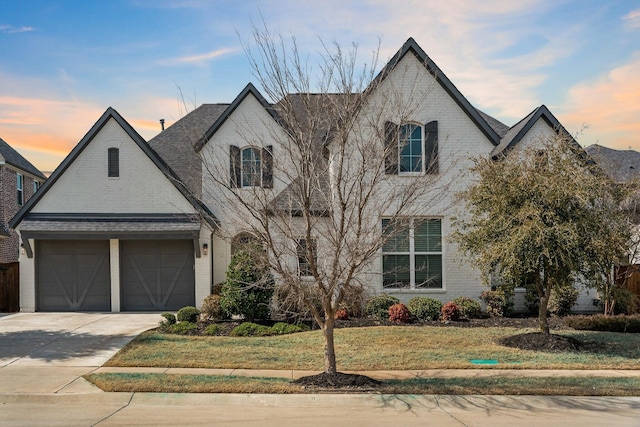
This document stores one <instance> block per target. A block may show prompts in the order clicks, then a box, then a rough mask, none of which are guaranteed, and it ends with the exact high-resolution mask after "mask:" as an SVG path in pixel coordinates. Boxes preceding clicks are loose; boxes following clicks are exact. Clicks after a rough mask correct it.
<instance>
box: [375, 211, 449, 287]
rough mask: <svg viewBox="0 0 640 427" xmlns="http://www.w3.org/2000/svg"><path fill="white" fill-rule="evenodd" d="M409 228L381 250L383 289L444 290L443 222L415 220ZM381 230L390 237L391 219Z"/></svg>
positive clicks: (437, 220) (385, 220) (392, 230)
mask: <svg viewBox="0 0 640 427" xmlns="http://www.w3.org/2000/svg"><path fill="white" fill-rule="evenodd" d="M410 225H411V227H409V229H407V230H403V231H402V232H401V233H398V236H393V237H391V238H390V240H389V241H388V242H387V243H386V244H384V245H383V247H382V252H383V253H382V269H383V287H384V288H396V289H399V288H411V289H439V288H442V220H440V219H436V218H431V219H418V218H416V219H413V220H412V221H411V224H410ZM382 227H383V233H384V234H386V235H387V236H388V235H390V234H391V233H394V229H393V222H392V221H391V220H389V219H383V220H382ZM400 236H401V237H400ZM405 242H406V243H408V247H407V245H406V244H405ZM401 243H402V244H401Z"/></svg>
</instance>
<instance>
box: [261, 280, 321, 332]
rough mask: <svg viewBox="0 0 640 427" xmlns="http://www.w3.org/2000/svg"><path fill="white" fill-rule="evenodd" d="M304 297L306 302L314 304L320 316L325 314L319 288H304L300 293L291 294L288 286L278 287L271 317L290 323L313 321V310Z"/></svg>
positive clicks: (272, 303) (311, 286)
mask: <svg viewBox="0 0 640 427" xmlns="http://www.w3.org/2000/svg"><path fill="white" fill-rule="evenodd" d="M301 293H304V295H301ZM303 296H304V300H306V301H307V302H308V303H311V304H313V306H314V308H315V309H316V310H318V312H319V313H320V314H323V313H324V309H323V308H322V303H321V296H320V290H319V289H318V287H317V286H314V285H309V286H304V287H302V288H301V289H299V291H298V292H291V290H290V289H289V287H288V286H286V285H277V286H276V287H275V290H274V293H273V298H272V299H271V317H272V318H273V319H274V320H280V321H286V322H289V323H299V322H301V321H305V320H312V319H313V315H312V314H311V309H310V307H308V306H307V305H306V304H305V303H304V301H303V298H302V297H303Z"/></svg>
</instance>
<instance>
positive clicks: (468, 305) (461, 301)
mask: <svg viewBox="0 0 640 427" xmlns="http://www.w3.org/2000/svg"><path fill="white" fill-rule="evenodd" d="M451 302H453V303H455V304H456V305H457V306H458V308H459V309H460V316H462V317H464V318H467V319H479V318H481V317H482V307H481V306H480V303H479V302H478V301H476V300H474V299H471V298H467V297H458V298H456V299H454V300H453V301H451Z"/></svg>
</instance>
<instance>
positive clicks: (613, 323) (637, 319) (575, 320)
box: [564, 314, 640, 333]
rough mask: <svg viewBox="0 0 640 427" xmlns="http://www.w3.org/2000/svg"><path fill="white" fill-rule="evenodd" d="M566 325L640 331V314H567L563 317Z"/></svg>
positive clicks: (582, 328) (606, 329)
mask: <svg viewBox="0 0 640 427" xmlns="http://www.w3.org/2000/svg"><path fill="white" fill-rule="evenodd" d="M564 322H565V323H566V324H567V326H569V327H571V328H573V329H578V330H582V331H600V332H628V333H640V315H632V316H625V315H618V316H605V315H604V314H594V315H592V316H567V317H565V319H564Z"/></svg>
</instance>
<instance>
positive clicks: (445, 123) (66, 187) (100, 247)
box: [11, 39, 590, 311]
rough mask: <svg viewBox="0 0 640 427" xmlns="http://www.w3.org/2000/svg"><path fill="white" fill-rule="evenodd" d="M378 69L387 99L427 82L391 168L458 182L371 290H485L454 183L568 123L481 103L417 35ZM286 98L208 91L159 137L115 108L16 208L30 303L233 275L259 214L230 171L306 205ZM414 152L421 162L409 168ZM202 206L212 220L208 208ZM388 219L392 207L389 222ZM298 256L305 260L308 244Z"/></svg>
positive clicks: (392, 174) (157, 295) (541, 111)
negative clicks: (298, 191) (253, 213)
mask: <svg viewBox="0 0 640 427" xmlns="http://www.w3.org/2000/svg"><path fill="white" fill-rule="evenodd" d="M375 82H376V83H378V84H377V85H376V89H375V91H374V92H373V94H372V96H373V97H372V101H371V102H372V103H374V104H375V102H377V101H376V100H378V101H380V100H381V99H384V97H385V96H387V94H386V93H385V91H386V90H389V89H390V88H392V89H393V90H394V93H403V94H404V93H407V94H408V95H407V96H410V94H411V92H410V91H411V90H415V88H416V87H415V85H416V84H417V85H419V86H420V87H419V89H425V90H424V94H423V95H421V96H419V97H416V99H417V101H416V103H415V106H414V107H415V108H412V109H411V112H410V115H409V116H408V117H400V116H398V115H393V114H390V115H389V117H386V118H385V120H386V121H387V122H388V123H387V124H386V125H387V126H391V127H393V128H394V129H396V130H400V131H402V132H409V133H410V134H411V135H413V136H414V137H415V138H414V139H415V144H414V147H415V151H414V152H412V153H409V154H407V153H406V152H405V151H404V150H403V149H402V147H401V146H400V145H399V144H400V142H399V141H394V140H390V141H387V142H386V143H390V144H397V145H396V146H397V147H398V156H397V157H396V158H395V159H391V160H389V164H387V165H386V168H385V170H386V173H387V174H388V176H387V179H388V182H389V183H391V184H393V183H394V182H397V183H400V182H402V180H410V179H412V176H415V175H416V174H425V173H430V174H434V175H435V176H436V177H437V178H436V179H437V180H440V182H443V183H450V185H449V186H448V187H447V192H446V194H444V196H443V197H442V199H443V200H439V201H438V203H436V204H434V203H431V202H432V200H431V199H429V200H424V202H423V203H418V205H419V206H420V211H417V212H416V218H420V219H426V220H427V221H426V222H424V224H426V225H425V228H424V229H422V228H421V229H419V230H418V229H415V230H413V229H412V230H411V232H410V233H409V235H410V245H409V246H408V247H407V248H406V250H396V251H394V252H393V253H390V252H388V251H386V252H385V251H384V250H383V251H382V253H381V254H380V256H379V257H378V258H377V259H376V260H375V261H374V262H373V263H372V265H371V269H370V271H369V272H367V283H370V288H369V289H368V291H369V292H371V293H381V292H385V293H388V294H392V295H396V296H398V297H399V298H400V299H401V300H403V301H407V300H408V299H410V298H412V297H414V296H420V295H422V296H430V297H434V298H438V299H440V300H442V301H449V300H451V299H453V298H455V297H458V296H467V297H471V298H478V297H479V295H480V293H481V292H482V291H483V286H482V284H481V280H480V273H479V272H478V271H477V270H476V269H475V268H473V267H472V266H470V264H469V263H468V262H465V257H464V255H463V254H462V253H460V252H459V251H458V248H457V247H456V245H454V244H452V243H450V242H449V241H448V239H447V238H448V236H449V234H450V233H451V232H452V220H453V217H454V216H455V215H456V214H460V212H457V210H456V209H455V194H456V193H457V192H458V191H460V190H462V189H465V188H467V187H468V186H469V185H470V183H471V182H472V178H473V177H472V176H471V174H470V172H469V169H470V167H471V166H472V164H473V162H472V160H471V157H477V156H487V157H497V156H500V155H502V154H503V153H507V152H509V151H510V150H517V149H521V148H522V147H527V146H530V145H532V144H536V143H537V142H538V141H540V140H541V139H543V138H548V137H552V136H555V135H556V133H557V132H564V129H563V128H562V126H561V125H560V123H559V122H558V120H557V119H556V118H555V117H554V116H553V114H551V112H550V111H549V110H548V109H547V108H546V107H545V106H544V105H542V106H540V107H537V108H535V109H534V110H533V111H532V112H531V113H530V114H529V115H527V116H526V117H525V118H523V119H522V120H521V121H519V122H518V123H517V124H516V125H514V126H512V127H509V126H507V125H505V124H503V123H501V122H500V121H498V120H496V119H494V118H492V117H490V116H489V115H487V114H485V113H483V112H481V111H480V110H477V109H476V108H474V107H473V106H472V105H471V104H470V103H469V101H468V100H467V99H466V98H465V97H464V96H463V95H462V94H461V93H460V92H459V91H458V89H457V88H456V87H455V86H454V84H453V83H452V82H451V81H450V80H449V79H448V78H447V77H446V75H445V74H444V73H443V72H442V71H441V70H440V69H439V68H438V67H437V65H436V64H435V63H434V62H433V61H432V60H431V59H430V58H429V57H428V56H427V55H426V53H425V52H424V51H423V50H422V49H421V48H420V46H418V45H417V43H416V42H415V41H414V40H413V39H409V40H407V42H406V43H405V44H404V45H403V46H402V48H401V49H400V50H399V51H398V52H397V54H396V55H395V56H394V57H393V58H392V59H391V60H390V62H389V64H388V66H387V67H385V68H384V71H383V72H382V73H381V74H380V75H378V76H377V77H376V80H375ZM427 89H428V90H427ZM303 95H304V96H307V95H309V94H302V95H301V94H291V95H289V97H292V98H291V99H292V100H293V101H294V105H295V97H296V96H303ZM321 96H326V95H321ZM344 96H348V95H344ZM279 108H280V105H279V104H278V103H276V104H275V105H272V104H270V103H269V102H267V101H266V100H265V98H264V97H263V96H262V95H261V94H260V92H259V91H258V90H257V89H256V88H255V87H254V86H253V85H251V84H249V85H247V86H246V87H245V88H244V89H243V90H242V92H241V93H240V94H239V95H238V96H237V97H236V99H235V100H233V102H232V103H231V104H205V105H202V106H201V107H199V108H197V109H196V110H194V111H193V112H191V113H190V114H188V115H186V116H185V117H183V118H182V119H181V120H179V121H178V122H176V123H175V124H174V125H173V126H171V127H169V128H168V129H167V130H165V131H163V132H162V133H160V134H159V135H158V136H156V137H155V138H153V139H152V140H151V141H149V143H148V144H147V143H146V142H145V141H144V140H143V139H142V138H141V137H140V136H139V135H138V134H137V133H136V132H135V131H134V130H133V129H132V128H131V127H130V126H129V124H128V123H127V122H126V121H125V120H124V119H123V118H122V117H120V116H119V115H118V114H117V113H116V112H115V111H114V110H112V109H108V110H107V111H106V112H105V114H104V115H103V116H102V117H101V118H100V120H99V121H98V122H97V123H96V124H95V125H94V127H93V128H92V129H91V130H90V131H89V133H88V134H87V135H86V136H85V137H84V138H83V139H82V141H80V143H79V144H78V146H76V148H75V149H74V150H73V151H72V152H71V154H70V155H69V156H68V157H67V159H65V161H64V162H63V163H62V164H61V165H60V167H58V169H57V170H56V171H55V172H54V173H53V174H52V176H51V177H50V179H49V181H47V183H46V184H45V185H44V186H43V188H42V190H41V191H40V192H39V194H37V195H36V197H35V198H34V199H32V201H30V202H29V203H28V204H27V205H25V206H24V207H23V208H22V210H21V211H20V212H19V213H18V215H17V216H16V217H15V218H14V219H13V221H12V222H11V225H12V226H14V227H16V228H17V230H18V231H19V232H20V234H21V236H22V241H23V244H24V246H25V249H26V251H25V252H26V253H25V255H23V256H22V257H21V308H22V310H25V311H33V310H42V311H47V310H112V311H120V310H163V309H175V308H179V306H181V305H187V304H194V305H198V306H199V305H200V304H201V303H202V301H203V299H204V298H205V297H206V295H208V293H209V289H210V285H212V284H214V283H218V282H222V281H223V280H224V278H225V271H226V269H227V266H228V264H229V262H230V259H231V254H232V253H233V252H234V250H235V248H236V247H237V246H238V245H240V244H242V243H243V242H245V241H247V240H250V239H251V238H252V236H251V234H250V233H248V227H247V222H248V221H251V219H250V218H246V217H243V216H242V215H238V212H237V210H234V209H230V203H233V197H229V195H228V192H227V193H225V191H224V190H223V189H222V188H221V185H220V182H222V181H224V182H226V183H230V184H231V186H232V187H236V188H237V194H239V195H242V197H245V196H247V197H250V196H251V191H252V189H254V188H259V189H260V190H261V192H262V193H263V194H268V195H271V196H272V203H273V205H270V206H289V207H290V211H291V214H292V215H295V211H296V209H298V208H299V207H296V206H295V203H294V202H293V201H292V197H291V192H292V191H293V190H292V189H293V188H295V184H296V177H295V176H293V175H292V174H290V173H283V171H286V170H287V164H286V162H287V156H285V155H284V154H283V153H285V150H284V149H283V147H282V146H281V145H280V144H281V142H282V141H284V140H286V135H287V134H286V132H285V130H284V129H283V127H282V125H281V118H280V116H279V114H278V109H279ZM363 111H366V109H363ZM362 114H366V113H362ZM365 119H366V117H365V116H362V117H358V120H359V121H360V122H362V123H365V122H366V120H365ZM396 134H397V133H396ZM247 135H251V138H247ZM371 149H376V147H375V146H372V147H371ZM331 150H332V146H331V144H328V145H326V146H319V147H318V151H319V152H320V153H321V155H319V161H326V162H329V163H328V164H329V165H330V164H331V162H332V161H334V160H333V159H335V158H336V157H335V156H337V155H339V153H334V152H332V151H331ZM325 151H326V152H325ZM407 165H409V166H408V167H409V168H410V173H405V172H404V171H403V167H405V168H406V167H407ZM425 165H428V166H427V167H425ZM275 166H277V167H275ZM292 170H293V169H292ZM114 171H115V172H114ZM412 174H413V175H412ZM221 180H222V181H221ZM330 190H331V181H330V178H329V177H322V179H320V180H319V184H318V187H317V188H316V189H315V191H316V192H317V194H318V197H317V200H315V199H314V202H313V205H314V206H312V207H311V209H312V210H314V212H316V213H317V216H318V217H319V218H320V219H319V221H320V220H322V217H323V214H324V213H325V212H324V209H326V208H325V207H324V206H323V204H322V200H323V197H322V195H323V193H324V192H328V191H330ZM225 194H226V195H225ZM198 201H200V202H198ZM287 204H288V205H287ZM202 213H203V214H204V217H206V218H209V219H210V220H209V221H204V220H202V219H200V218H199V217H197V215H198V214H202ZM295 220H296V219H295V218H294V219H292V222H293V221H295ZM384 226H385V224H384V220H383V222H382V223H381V224H380V230H381V232H382V229H383V227H384ZM322 238H323V236H317V238H316V239H315V241H313V242H306V241H304V242H302V241H301V242H300V246H301V247H302V248H304V245H307V244H312V245H314V247H317V253H318V254H317V256H318V258H320V257H321V256H322ZM303 253H304V251H303ZM294 255H295V252H294ZM191 260H192V261H193V263H191V262H190V261H191ZM425 260H428V262H427V263H426V264H428V267H427V270H426V271H419V270H418V269H414V268H413V267H412V268H410V269H409V270H407V271H406V274H404V275H399V274H396V273H397V268H396V267H398V266H405V265H406V266H414V265H418V264H425ZM294 262H297V263H299V269H300V272H301V274H303V272H304V271H305V268H306V266H305V265H304V257H296V258H295V261H294ZM391 264H393V265H391ZM303 275H304V274H303ZM183 279H184V280H183ZM174 294H176V295H179V297H176V298H173V295H174ZM589 303H590V301H589Z"/></svg>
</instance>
